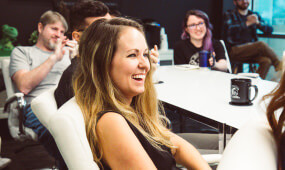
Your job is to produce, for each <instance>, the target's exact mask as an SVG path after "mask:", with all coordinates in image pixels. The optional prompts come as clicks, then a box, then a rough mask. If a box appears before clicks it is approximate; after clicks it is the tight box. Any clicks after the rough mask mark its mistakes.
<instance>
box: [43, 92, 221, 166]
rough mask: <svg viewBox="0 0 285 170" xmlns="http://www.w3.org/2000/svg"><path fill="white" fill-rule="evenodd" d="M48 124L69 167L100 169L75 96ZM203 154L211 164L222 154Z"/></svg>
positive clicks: (218, 159)
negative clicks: (94, 158)
mask: <svg viewBox="0 0 285 170" xmlns="http://www.w3.org/2000/svg"><path fill="white" fill-rule="evenodd" d="M48 124H49V125H47V126H48V127H49V131H50V133H51V134H52V135H53V137H54V139H55V142H56V144H57V146H58V148H59V150H60V153H61V155H62V157H63V159H64V161H65V163H66V165H67V166H68V168H69V169H86V170H89V169H94V170H95V169H96V170H97V169H99V167H98V165H97V164H96V163H95V162H94V161H93V155H92V152H91V148H90V146H89V142H88V140H87V136H86V131H85V122H84V118H83V115H82V112H81V109H80V108H79V106H78V105H77V103H76V101H75V98H74V97H73V98H72V99H70V100H69V101H68V102H67V103H65V104H64V105H63V106H61V107H60V108H59V110H58V112H57V113H56V114H54V115H53V116H52V117H51V118H50V120H49V122H48ZM202 156H203V157H204V159H206V161H207V162H208V163H209V164H215V163H218V162H219V161H220V159H221V155H220V154H203V155H202Z"/></svg>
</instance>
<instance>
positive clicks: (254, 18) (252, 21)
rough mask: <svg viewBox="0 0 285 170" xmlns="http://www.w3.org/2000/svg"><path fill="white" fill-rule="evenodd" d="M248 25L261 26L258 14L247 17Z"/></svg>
mask: <svg viewBox="0 0 285 170" xmlns="http://www.w3.org/2000/svg"><path fill="white" fill-rule="evenodd" d="M246 19H247V21H246V25H247V26H251V25H253V24H259V20H258V16H257V15H256V14H251V15H249V16H247V18H246Z"/></svg>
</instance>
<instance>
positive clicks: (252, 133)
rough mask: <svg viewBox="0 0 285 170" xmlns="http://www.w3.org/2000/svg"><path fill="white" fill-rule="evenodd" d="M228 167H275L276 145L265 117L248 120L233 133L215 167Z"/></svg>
mask: <svg viewBox="0 0 285 170" xmlns="http://www.w3.org/2000/svg"><path fill="white" fill-rule="evenodd" d="M229 169H230V170H241V169H242V170H269V169H270V170H271V169H272V170H273V169H277V146H276V143H275V140H274V137H273V134H272V130H271V128H270V126H269V124H268V122H267V120H266V119H265V117H264V119H263V120H261V119H258V120H251V121H249V122H248V123H247V124H245V125H244V126H243V127H242V128H241V129H239V130H238V131H237V132H236V133H235V134H234V136H233V137H232V139H231V140H230V142H229V144H228V145H227V146H226V148H225V151H224V153H223V156H222V159H221V161H220V163H219V165H218V168H217V170H229Z"/></svg>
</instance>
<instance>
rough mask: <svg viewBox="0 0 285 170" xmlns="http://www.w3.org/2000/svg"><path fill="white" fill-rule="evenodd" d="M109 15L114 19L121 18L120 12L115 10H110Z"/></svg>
mask: <svg viewBox="0 0 285 170" xmlns="http://www.w3.org/2000/svg"><path fill="white" fill-rule="evenodd" d="M110 15H111V16H115V17H120V16H122V14H121V12H120V11H118V10H116V9H110Z"/></svg>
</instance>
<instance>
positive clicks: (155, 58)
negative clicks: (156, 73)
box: [149, 45, 159, 69]
mask: <svg viewBox="0 0 285 170" xmlns="http://www.w3.org/2000/svg"><path fill="white" fill-rule="evenodd" d="M149 58H150V61H151V62H152V66H153V68H154V69H156V65H157V62H158V61H159V53H158V47H157V45H154V48H153V49H151V50H150V57H149Z"/></svg>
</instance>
